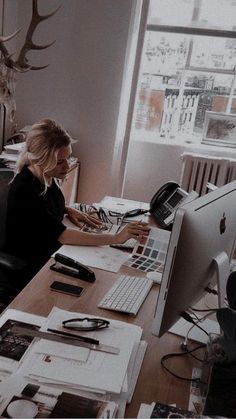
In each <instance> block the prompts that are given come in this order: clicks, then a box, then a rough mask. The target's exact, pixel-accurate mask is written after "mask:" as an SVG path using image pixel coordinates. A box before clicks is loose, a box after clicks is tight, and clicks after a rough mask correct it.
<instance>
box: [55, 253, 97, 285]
mask: <svg viewBox="0 0 236 419" xmlns="http://www.w3.org/2000/svg"><path fill="white" fill-rule="evenodd" d="M54 259H55V261H56V263H53V264H52V265H51V266H50V269H51V270H52V271H56V272H60V273H63V274H66V275H70V276H73V277H75V278H79V279H82V280H84V281H87V282H94V281H95V280H96V276H95V274H94V272H93V271H92V270H91V269H90V268H88V267H87V266H85V265H82V263H79V262H77V261H76V260H74V259H72V258H69V257H68V256H64V255H61V254H60V253H56V254H55V256H54Z"/></svg>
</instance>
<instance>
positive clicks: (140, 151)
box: [123, 141, 236, 202]
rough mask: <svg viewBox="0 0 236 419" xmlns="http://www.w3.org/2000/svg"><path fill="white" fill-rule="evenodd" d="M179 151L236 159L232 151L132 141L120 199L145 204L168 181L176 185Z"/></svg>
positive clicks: (180, 162) (180, 163) (210, 147)
mask: <svg viewBox="0 0 236 419" xmlns="http://www.w3.org/2000/svg"><path fill="white" fill-rule="evenodd" d="M183 152H192V153H197V154H204V155H210V156H218V157H229V158H233V159H236V151H235V149H231V148H222V147H213V146H207V145H200V146H198V147H197V146H193V145H187V144H186V145H183V146H180V145H178V146H177V145H170V144H169V145H165V144H155V143H151V142H148V141H132V142H131V143H130V147H129V152H128V159H127V169H126V177H125V182H124V191H123V197H124V198H129V199H135V200H138V201H144V202H149V201H150V199H151V198H152V196H153V195H154V193H155V192H156V191H157V189H159V188H160V186H161V185H162V184H163V183H165V182H167V181H169V180H174V181H176V182H179V180H180V175H181V168H182V160H181V155H182V154H183Z"/></svg>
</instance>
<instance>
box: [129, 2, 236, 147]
mask: <svg viewBox="0 0 236 419" xmlns="http://www.w3.org/2000/svg"><path fill="white" fill-rule="evenodd" d="M235 16H236V0H150V2H149V9H148V18H147V24H146V27H145V34H144V41H143V47H142V55H141V61H140V68H139V76H138V82H137V86H136V97H135V103H134V108H133V117H132V123H131V138H132V139H135V140H136V139H142V140H144V139H145V140H147V141H155V142H162V143H171V142H172V143H174V144H176V143H183V142H187V143H188V142H192V143H200V141H201V139H202V132H203V125H204V118H205V112H206V111H207V110H210V111H215V112H225V113H236V22H235Z"/></svg>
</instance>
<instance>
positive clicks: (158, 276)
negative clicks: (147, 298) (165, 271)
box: [147, 271, 162, 284]
mask: <svg viewBox="0 0 236 419" xmlns="http://www.w3.org/2000/svg"><path fill="white" fill-rule="evenodd" d="M147 278H149V279H151V280H152V281H153V282H155V284H160V283H161V280H162V273H161V272H156V271H155V272H154V271H153V272H148V273H147Z"/></svg>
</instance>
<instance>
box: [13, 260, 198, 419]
mask: <svg viewBox="0 0 236 419" xmlns="http://www.w3.org/2000/svg"><path fill="white" fill-rule="evenodd" d="M51 263H52V260H51V261H49V262H48V263H47V264H46V265H45V266H44V267H43V269H42V270H41V271H40V272H39V273H38V274H37V275H36V276H35V278H34V279H33V280H32V281H31V282H30V283H29V284H28V285H27V287H26V288H25V289H24V290H23V291H22V292H21V293H20V294H19V295H18V296H17V297H16V298H15V300H14V301H13V302H12V303H11V305H10V306H9V308H14V309H18V310H22V311H26V312H29V313H34V314H38V315H42V316H47V315H48V314H49V312H50V311H51V309H52V307H53V306H57V307H59V308H61V309H64V310H70V311H74V312H76V311H78V312H82V313H90V314H95V315H97V316H102V317H107V318H114V319H117V320H122V321H127V322H129V323H134V324H138V325H139V326H141V327H142V328H143V339H144V340H146V341H147V342H148V348H147V351H146V354H145V358H144V362H143V365H142V369H141V372H140V375H139V379H138V382H137V386H136V389H135V393H134V396H133V399H132V402H131V404H130V405H128V406H127V408H126V417H129V418H131V417H137V414H138V410H139V407H140V403H141V402H143V403H151V402H152V401H159V402H162V403H176V405H177V406H178V407H181V408H185V409H186V408H187V407H188V399H189V383H188V382H186V381H182V380H179V379H176V378H175V377H173V376H172V375H170V374H168V373H166V372H165V371H163V369H162V367H161V365H160V359H161V357H162V356H163V355H164V354H166V353H170V352H178V351H179V348H180V343H181V342H182V341H183V339H182V338H179V337H177V336H174V335H171V334H169V333H167V334H165V335H164V336H163V337H162V338H161V339H159V338H157V337H156V336H153V335H152V334H151V333H150V327H151V323H152V318H153V315H154V310H155V305H156V300H157V293H158V288H159V286H158V285H155V286H153V287H152V289H151V292H150V293H149V295H148V297H147V299H146V301H145V302H144V304H143V305H142V307H141V309H140V311H139V313H138V315H137V316H136V317H130V316H128V315H124V314H116V313H113V312H112V311H108V310H103V309H100V308H97V304H98V302H99V301H100V300H101V298H102V297H103V295H104V294H105V293H106V292H107V291H108V289H109V288H110V287H111V285H112V283H113V281H114V280H115V279H116V278H117V276H119V274H120V273H128V274H133V275H139V272H138V271H137V270H134V269H132V268H128V267H122V268H121V272H120V273H119V274H112V273H110V272H106V271H102V270H95V272H96V278H97V280H96V281H95V282H94V283H92V284H90V283H87V282H84V281H80V280H77V279H74V278H71V277H69V276H64V275H62V274H59V273H56V272H53V271H51V270H49V266H50V264H51ZM140 275H142V274H141V273H140ZM55 280H63V281H64V282H67V283H71V284H78V285H80V286H82V287H84V288H85V291H84V293H83V294H82V295H81V297H78V298H77V297H72V296H68V295H65V294H61V293H58V292H53V291H50V290H49V285H50V284H51V282H53V281H55ZM194 363H195V366H199V363H197V364H196V361H194V360H193V358H191V357H187V356H186V357H183V359H181V360H177V359H176V358H175V360H171V361H170V362H169V364H168V366H169V367H170V368H171V369H174V370H175V372H177V373H179V374H180V375H182V376H185V377H189V378H190V377H191V372H192V367H193V365H194Z"/></svg>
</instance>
